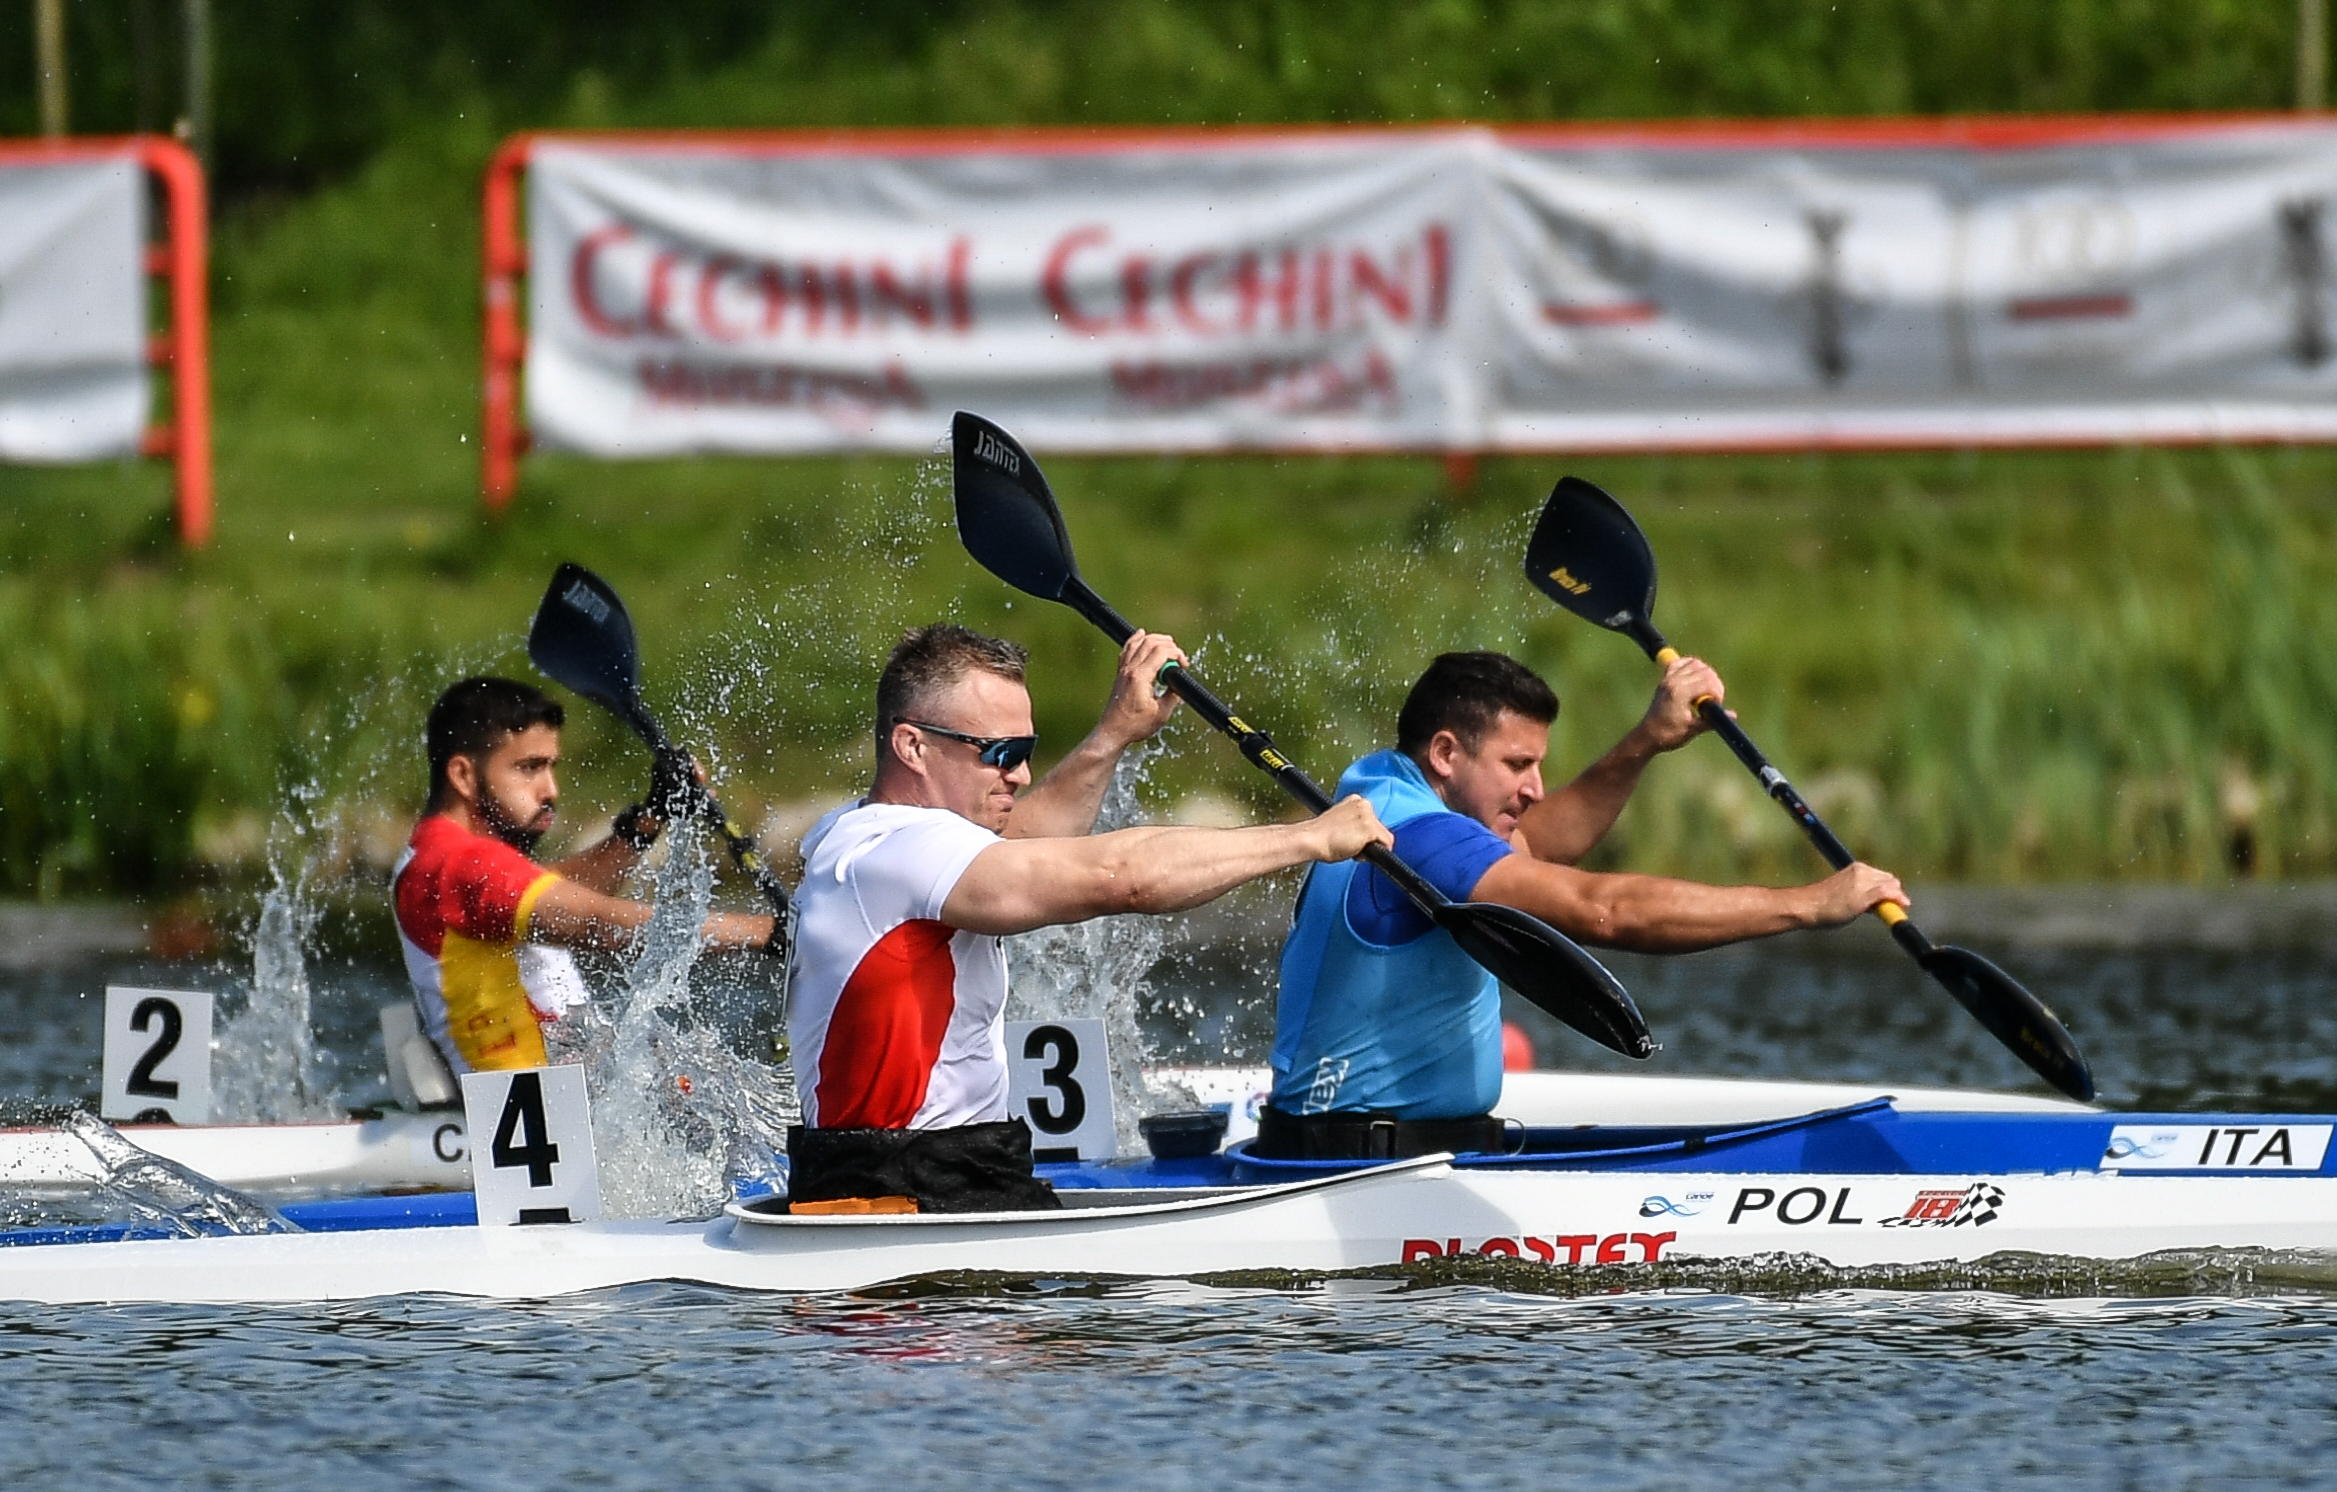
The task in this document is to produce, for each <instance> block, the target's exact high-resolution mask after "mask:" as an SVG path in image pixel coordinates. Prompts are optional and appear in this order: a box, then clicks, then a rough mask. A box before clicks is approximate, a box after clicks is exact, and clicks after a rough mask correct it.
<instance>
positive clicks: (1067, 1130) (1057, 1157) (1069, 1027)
mask: <svg viewBox="0 0 2337 1492" xmlns="http://www.w3.org/2000/svg"><path fill="white" fill-rule="evenodd" d="M1006 1071H1007V1091H1006V1111H1007V1113H1008V1114H1010V1115H1012V1116H1013V1117H1015V1118H1017V1119H1020V1120H1022V1121H1023V1122H1024V1123H1026V1124H1028V1125H1029V1126H1030V1127H1031V1154H1032V1156H1033V1157H1034V1158H1036V1159H1038V1160H1040V1161H1067V1160H1110V1159H1111V1158H1112V1155H1113V1152H1114V1151H1116V1150H1117V1149H1118V1148H1119V1133H1118V1131H1117V1130H1116V1129H1115V1128H1114V1127H1113V1120H1112V1059H1111V1048H1110V1047H1109V1045H1108V1044H1107V1043H1106V1042H1105V1040H1104V1023H1103V1022H1102V1021H1100V1020H1096V1019H1094V1018H1092V1017H1081V1018H1079V1019H1077V1020H1059V1021H1008V1022H1007V1023H1006Z"/></svg>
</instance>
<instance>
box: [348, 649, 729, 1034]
mask: <svg viewBox="0 0 2337 1492" xmlns="http://www.w3.org/2000/svg"><path fill="white" fill-rule="evenodd" d="M564 720H565V712H563V711H562V710H561V708H560V705H559V702H558V701H557V700H553V699H550V698H547V697H546V696H545V695H544V694H543V693H542V692H540V691H538V690H536V689H532V688H530V687H529V686H527V685H526V684H522V683H519V682H517V681H516V680H512V679H496V678H471V679H464V680H463V681H462V682H461V683H459V684H456V685H454V686H453V687H452V688H450V689H448V690H447V691H446V692H445V693H444V694H442V695H440V696H439V697H438V702H437V703H436V704H434V705H432V706H431V707H430V718H429V722H428V724H427V725H426V726H425V728H424V732H423V736H424V745H425V747H426V749H427V751H428V753H429V758H430V802H429V806H428V807H427V808H426V809H425V810H424V813H423V817H422V821H421V823H419V824H417V825H416V826H415V828H414V837H413V839H412V840H411V842H409V844H408V845H407V847H406V852H405V854H404V855H403V856H401V857H400V858H399V860H398V864H397V869H396V870H395V871H394V872H392V875H391V895H392V899H393V901H394V902H395V905H396V911H397V924H398V942H399V944H400V945H401V946H402V948H403V949H404V952H405V955H406V972H407V974H408V975H409V976H410V977H411V978H412V979H413V981H414V1000H415V1003H416V1005H418V1006H419V1007H420V1010H421V1016H422V1029H423V1030H424V1031H426V1032H428V1033H429V1035H430V1040H431V1042H432V1043H433V1044H434V1045H436V1046H437V1048H438V1051H439V1054H440V1055H441V1056H443V1057H445V1058H446V1062H447V1066H449V1067H450V1068H452V1069H453V1070H454V1071H455V1072H457V1073H465V1072H473V1071H487V1070H498V1069H505V1068H514V1067H540V1066H542V1065H543V1063H544V1038H543V1031H542V1029H541V1028H542V1027H543V1026H544V1025H546V1024H549V1023H551V1022H553V1021H556V1020H558V1019H559V1018H560V1015H561V1014H562V1012H564V1011H566V1010H567V1009H569V1008H570V1007H571V1006H573V1005H575V1004H577V1003H578V1002H580V1001H582V1000H583V999H584V998H585V988H584V981H583V979H582V977H581V976H579V975H578V973H577V970H576V965H575V962H574V961H573V960H572V959H571V958H570V957H569V955H568V952H567V950H568V949H571V948H606V949H621V948H623V947H625V946H626V945H627V943H628V942H629V941H630V939H631V936H632V932H633V929H635V928H637V927H639V926H641V925H642V924H643V923H645V922H647V921H648V920H649V914H650V909H649V908H648V907H647V906H645V905H643V904H642V903H640V902H637V901H626V900H624V899H622V898H620V897H617V896H614V895H612V894H611V893H612V892H614V891H615V890H616V887H617V883H618V881H619V879H620V878H621V877H622V876H623V875H624V874H625V872H627V871H629V870H631V869H632V868H633V867H634V866H635V865H636V864H637V863H639V861H640V858H641V856H642V854H643V853H644V852H645V851H646V850H648V848H649V847H650V846H651V845H652V844H654V843H656V841H657V836H658V834H659V833H660V832H661V831H662V829H663V827H664V825H663V823H662V821H661V819H660V816H659V813H658V807H659V806H660V805H662V804H665V803H669V802H673V801H675V800H676V799H677V797H678V795H677V794H676V793H675V791H674V784H671V783H666V782H663V781H658V782H654V783H653V784H652V787H651V795H650V798H649V799H648V800H647V801H645V802H642V803H636V804H634V805H633V806H631V807H630V808H627V809H626V810H625V811H624V812H622V813H620V814H618V815H617V821H616V828H615V832H613V833H611V834H610V835H609V837H608V838H606V839H604V840H602V841H601V842H600V843H598V844H596V845H594V846H593V847H592V848H590V849H588V850H585V851H584V852H583V853H582V854H578V855H572V856H570V857H569V858H568V859H566V860H563V861H561V862H559V863H558V864H557V865H551V866H544V865H538V864H537V863H536V862H535V861H534V860H533V859H531V858H529V857H530V856H531V855H532V854H533V853H534V851H535V847H536V844H537V842H538V841H539V840H541V839H542V838H543V837H544V834H545V832H546V831H547V830H549V829H550V828H551V827H552V821H553V818H554V815H555V814H556V812H557V805H558V801H559V797H560V788H559V783H558V780H557V779H556V777H555V775H554V769H555V768H557V767H558V766H559V763H560V727H561V725H562V724H563V722H564ZM771 930H772V919H771V918H769V917H749V916H738V915H733V914H730V913H720V914H717V915H715V916H712V917H709V918H707V919H706V927H705V938H706V941H707V943H708V945H709V946H712V947H729V948H742V947H761V946H763V945H765V944H768V943H769V942H770V941H771Z"/></svg>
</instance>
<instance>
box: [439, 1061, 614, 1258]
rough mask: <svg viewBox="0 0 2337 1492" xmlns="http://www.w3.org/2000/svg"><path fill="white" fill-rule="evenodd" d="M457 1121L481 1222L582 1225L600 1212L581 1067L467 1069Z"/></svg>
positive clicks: (490, 1225) (486, 1225)
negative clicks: (464, 1135)
mask: <svg viewBox="0 0 2337 1492" xmlns="http://www.w3.org/2000/svg"><path fill="white" fill-rule="evenodd" d="M463 1125H464V1128H465V1129H467V1130H468V1131H469V1132H470V1145H471V1193H472V1195H473V1196H474V1197H476V1198H477V1199H478V1205H479V1226H480V1227H482V1228H502V1227H510V1226H512V1225H514V1224H520V1223H588V1222H591V1221H592V1220H593V1219H595V1218H597V1217H599V1216H600V1215H601V1203H600V1164H599V1161H598V1159H597V1158H596V1157H595V1156H594V1154H593V1150H592V1105H591V1102H590V1101H589V1100H588V1099H587V1098H586V1096H585V1091H584V1069H583V1068H581V1067H572V1066H570V1067H523V1068H520V1069H518V1070H517V1071H513V1072H466V1073H464V1074H463Z"/></svg>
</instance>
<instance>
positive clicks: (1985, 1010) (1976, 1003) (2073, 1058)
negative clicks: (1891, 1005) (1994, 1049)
mask: <svg viewBox="0 0 2337 1492" xmlns="http://www.w3.org/2000/svg"><path fill="white" fill-rule="evenodd" d="M1922 962H1923V972H1924V973H1926V974H1929V975H1930V976H1931V977H1932V978H1934V979H1936V980H1938V981H1939V982H1940V984H1941V985H1942V986H1943V987H1944V988H1945V989H1946V990H1947V992H1948V993H1949V994H1951V995H1953V996H1955V997H1956V1003H1957V1004H1959V1005H1961V1006H1963V1007H1964V1008H1965V1009H1966V1010H1968V1011H1970V1012H1972V1014H1973V1016H1974V1017H1975V1018H1976V1019H1977V1020H1978V1021H1979V1022H1980V1024H1981V1025H1983V1026H1986V1027H1987V1028H1988V1029H1989V1031H1990V1032H1991V1033H1992V1034H1993V1035H1994V1036H1995V1037H1996V1039H1997V1040H1998V1041H2001V1042H2003V1043H2004V1044H2005V1045H2006V1046H2007V1047H2009V1048H2011V1049H2012V1053H2013V1055H2014V1056H2016V1057H2018V1058H2020V1059H2021V1060H2022V1061H2023V1062H2026V1063H2028V1064H2029V1066H2031V1067H2033V1068H2035V1069H2036V1071H2037V1075H2038V1076H2039V1077H2041V1078H2043V1079H2044V1080H2045V1081H2046V1082H2048V1083H2051V1084H2052V1085H2053V1086H2054V1087H2056V1088H2058V1089H2060V1090H2061V1091H2062V1092H2064V1093H2066V1094H2068V1095H2069V1096H2070V1097H2071V1098H2074V1099H2076V1100H2078V1102H2080V1103H2091V1102H2092V1101H2093V1096H2094V1074H2093V1069H2092V1068H2090V1067H2088V1066H2086V1061H2085V1056H2084V1054H2083V1053H2081V1052H2079V1051H2078V1049H2077V1042H2076V1040H2075V1038H2073V1037H2071V1036H2070V1034H2069V1032H2068V1030H2067V1028H2065V1027H2064V1026H2063V1025H2062V1024H2061V1021H2060V1018H2059V1017H2057V1016H2055V1015H2054V1014H2053V1012H2052V1011H2050V1010H2047V1009H2046V1008H2045V1004H2044V1002H2043V1001H2041V1000H2039V999H2038V998H2037V997H2036V996H2035V995H2032V994H2030V993H2029V992H2028V991H2027V990H2025V989H2023V988H2021V986H2020V982H2019V981H2018V980H2016V979H2014V978H2013V977H2012V976H2011V975H2010V974H2007V973H2005V972H2004V970H2002V969H1999V968H1998V967H1996V965H1994V964H1992V963H1990V962H1989V961H1988V960H1986V959H1984V958H1982V957H1981V956H1980V955H1979V954H1977V953H1974V952H1972V951H1971V950H1970V949H1968V948H1950V947H1944V946H1943V947H1938V948H1934V949H1932V950H1931V951H1930V952H1929V953H1927V954H1925V955H1924V956H1923V960H1922Z"/></svg>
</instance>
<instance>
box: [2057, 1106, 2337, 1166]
mask: <svg viewBox="0 0 2337 1492" xmlns="http://www.w3.org/2000/svg"><path fill="white" fill-rule="evenodd" d="M2333 1127H2337V1126H2331V1125H2327V1124H2281V1123H2279V1122H2277V1121H2268V1120H2261V1119H2259V1120H2255V1121H2253V1122H2249V1123H2239V1124H2121V1125H2118V1126H2117V1127H2115V1128H2113V1129H2112V1130H2111V1131H2110V1143H2109V1145H2108V1146H2107V1147H2105V1148H2104V1150H2103V1151H2102V1162H2101V1169H2103V1170H2105V1171H2241V1172H2264V1171H2318V1170H2320V1169H2321V1161H2322V1159H2323V1158H2324V1157H2325V1156H2327V1154H2328V1153H2329V1131H2330V1130H2331V1129H2332V1128H2333Z"/></svg>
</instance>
